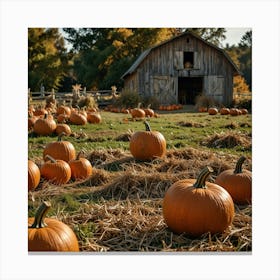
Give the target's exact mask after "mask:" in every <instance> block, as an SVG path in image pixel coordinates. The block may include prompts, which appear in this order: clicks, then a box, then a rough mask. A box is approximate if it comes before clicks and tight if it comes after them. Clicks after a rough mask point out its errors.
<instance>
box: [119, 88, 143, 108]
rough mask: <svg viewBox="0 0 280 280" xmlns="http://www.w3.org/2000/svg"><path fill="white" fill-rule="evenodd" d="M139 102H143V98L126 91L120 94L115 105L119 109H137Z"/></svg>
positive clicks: (135, 93)
mask: <svg viewBox="0 0 280 280" xmlns="http://www.w3.org/2000/svg"><path fill="white" fill-rule="evenodd" d="M139 102H141V98H140V96H139V94H138V93H137V92H132V91H130V90H124V91H122V92H121V93H120V95H119V96H118V98H117V99H116V101H115V104H114V105H115V106H117V107H119V108H135V107H137V105H138V103H139Z"/></svg>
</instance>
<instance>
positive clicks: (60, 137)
mask: <svg viewBox="0 0 280 280" xmlns="http://www.w3.org/2000/svg"><path fill="white" fill-rule="evenodd" d="M65 135H66V133H65V132H64V131H62V132H61V133H60V134H59V135H58V137H57V141H61V139H62V136H65Z"/></svg>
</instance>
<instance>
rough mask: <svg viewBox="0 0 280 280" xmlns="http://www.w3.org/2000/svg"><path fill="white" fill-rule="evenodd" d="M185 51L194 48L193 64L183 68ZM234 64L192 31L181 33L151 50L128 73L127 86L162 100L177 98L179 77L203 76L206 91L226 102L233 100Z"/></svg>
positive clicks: (143, 94) (168, 100)
mask: <svg viewBox="0 0 280 280" xmlns="http://www.w3.org/2000/svg"><path fill="white" fill-rule="evenodd" d="M184 52H193V67H192V68H184V65H183V63H184ZM233 74H234V67H233V65H232V64H231V63H230V62H229V60H228V59H227V58H226V57H225V55H224V54H223V53H222V52H221V51H219V50H217V49H216V48H214V47H212V46H209V45H208V44H206V43H205V42H204V41H202V40H199V39H198V38H196V37H193V36H191V35H189V34H188V35H186V36H181V37H178V38H176V39H174V40H171V41H169V42H167V43H165V44H162V45H160V46H159V47H156V48H153V49H151V51H150V53H149V54H148V55H147V56H146V57H145V58H144V60H143V61H142V62H141V63H140V65H139V66H138V67H137V70H136V71H135V72H134V73H133V74H132V75H129V76H127V77H126V79H125V88H129V89H130V90H134V91H136V92H138V93H139V94H141V95H142V96H150V95H154V96H156V97H157V98H158V99H159V100H160V102H161V103H176V102H178V77H203V92H202V93H203V94H205V95H208V96H212V97H214V98H215V99H216V100H217V101H219V102H221V103H223V104H229V103H230V102H231V101H232V94H233Z"/></svg>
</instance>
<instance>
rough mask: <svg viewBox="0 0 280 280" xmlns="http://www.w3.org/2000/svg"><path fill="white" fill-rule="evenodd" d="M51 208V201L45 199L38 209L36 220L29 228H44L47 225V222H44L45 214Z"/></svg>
mask: <svg viewBox="0 0 280 280" xmlns="http://www.w3.org/2000/svg"><path fill="white" fill-rule="evenodd" d="M50 208H51V204H50V202H47V201H44V202H43V203H42V204H41V205H40V207H39V208H38V209H37V211H36V214H35V217H34V222H33V224H32V225H31V226H30V227H29V228H43V227H46V226H47V224H46V223H45V222H44V219H45V216H46V214H47V212H48V211H49V209H50Z"/></svg>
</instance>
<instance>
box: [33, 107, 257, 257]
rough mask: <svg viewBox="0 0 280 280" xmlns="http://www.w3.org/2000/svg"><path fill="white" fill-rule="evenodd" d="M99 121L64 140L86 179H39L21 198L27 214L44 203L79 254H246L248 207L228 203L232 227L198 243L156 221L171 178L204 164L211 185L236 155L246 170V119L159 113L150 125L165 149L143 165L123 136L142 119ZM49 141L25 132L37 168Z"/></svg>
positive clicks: (106, 117)
mask: <svg viewBox="0 0 280 280" xmlns="http://www.w3.org/2000/svg"><path fill="white" fill-rule="evenodd" d="M101 116H102V123H100V124H87V125H84V126H77V125H76V126H75V125H70V126H71V129H72V134H71V135H70V136H67V137H65V140H68V141H70V142H71V143H72V144H73V145H74V147H75V148H76V151H77V152H79V151H80V150H81V149H83V150H85V152H86V157H87V159H89V160H90V162H91V164H92V166H93V170H94V174H93V176H92V177H91V178H90V179H88V180H86V181H82V182H73V181H70V183H68V184H67V185H64V186H54V185H51V184H50V183H48V182H45V181H43V180H41V182H40V185H39V187H38V188H37V189H36V190H35V191H33V192H30V193H29V195H28V199H29V201H28V208H29V209H28V212H29V216H33V215H34V213H35V210H36V209H37V207H38V206H39V205H40V204H41V202H42V201H44V200H48V201H50V202H51V204H52V209H51V210H50V212H49V214H48V216H49V217H53V218H57V219H59V220H61V221H63V222H64V223H66V224H68V225H69V226H70V227H71V228H72V229H73V230H74V232H75V233H76V235H77V237H78V240H79V245H80V250H81V251H88V252H106V251H141V252H144V251H145V252H159V251H165V252H175V251H231V252H235V251H251V249H252V225H251V213H252V207H251V206H243V207H241V206H238V205H235V208H236V213H235V218H234V221H233V224H232V226H230V227H229V228H228V229H227V230H226V231H225V232H224V233H222V234H216V235H213V236H211V234H209V233H208V234H205V235H203V236H201V237H199V238H192V237H190V236H188V235H187V234H181V235H176V234H174V233H172V232H171V231H170V230H169V229H168V227H167V225H166V224H165V222H164V220H163V216H162V199H163V196H164V194H165V192H166V190H167V189H168V188H169V187H170V186H171V185H172V183H174V182H175V181H177V180H179V179H183V178H195V177H196V176H197V175H198V173H199V171H200V170H201V169H202V168H203V167H204V166H206V165H209V166H211V167H212V168H213V169H214V173H213V175H212V176H211V177H210V178H209V180H210V181H213V180H214V179H215V177H216V176H217V174H218V173H220V172H221V171H223V170H225V169H228V168H234V166H235V163H236V161H237V159H238V158H239V157H240V156H241V155H244V156H246V158H247V160H246V161H245V163H244V165H243V166H244V168H246V169H248V170H251V169H252V158H251V155H252V147H251V142H252V141H251V136H252V119H251V115H240V116H236V117H232V116H221V115H215V116H210V115H208V114H207V113H195V112H185V111H180V112H179V111H178V112H177V111H176V112H173V113H170V112H169V113H167V112H166V113H165V112H160V114H159V117H158V118H151V119H149V123H150V125H151V128H152V130H157V131H160V132H161V133H162V134H163V135H164V137H165V139H166V141H167V149H168V151H167V154H166V156H165V157H164V158H163V159H156V160H153V161H146V162H141V161H137V160H135V159H134V158H133V157H132V156H131V154H130V152H129V139H130V136H131V134H132V133H133V132H135V131H139V130H144V124H143V121H133V120H132V119H131V117H130V115H126V114H121V113H119V114H117V113H110V112H103V111H102V112H101ZM56 139H57V136H56V135H53V136H49V137H38V136H36V135H35V134H34V133H33V132H30V133H29V135H28V155H29V159H32V160H34V161H35V162H36V163H37V164H38V165H39V166H40V165H41V164H42V154H43V149H44V147H45V146H46V144H47V143H48V142H52V141H56Z"/></svg>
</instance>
